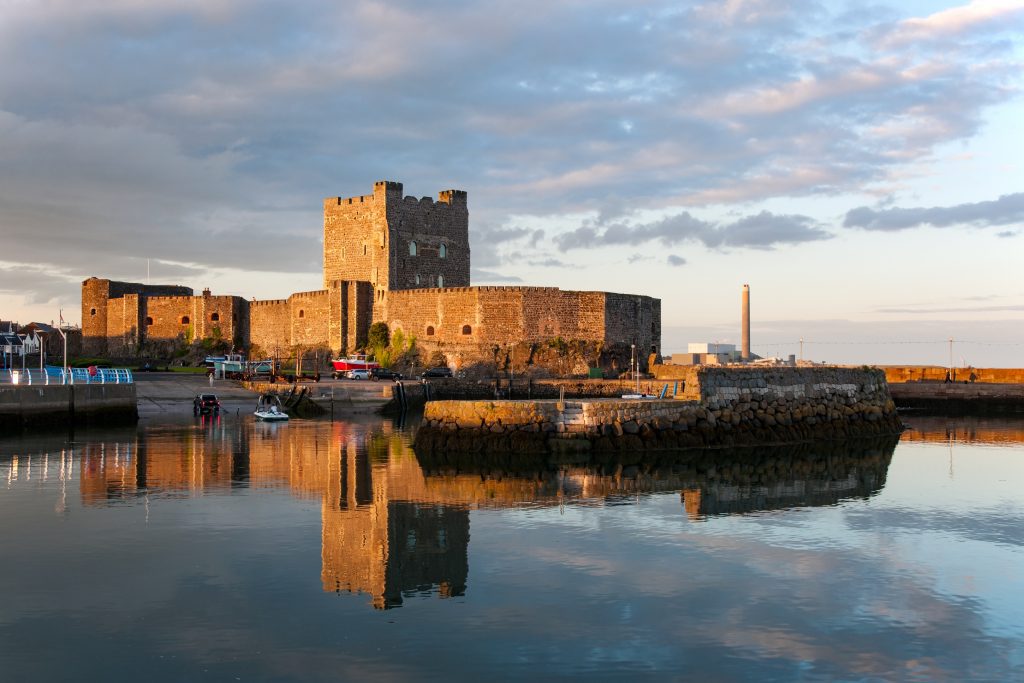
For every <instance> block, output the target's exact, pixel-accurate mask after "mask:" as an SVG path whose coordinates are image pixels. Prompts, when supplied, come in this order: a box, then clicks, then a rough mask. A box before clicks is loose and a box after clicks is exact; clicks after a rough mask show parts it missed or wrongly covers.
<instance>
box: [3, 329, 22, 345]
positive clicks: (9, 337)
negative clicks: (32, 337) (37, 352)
mask: <svg viewBox="0 0 1024 683" xmlns="http://www.w3.org/2000/svg"><path fill="white" fill-rule="evenodd" d="M24 345H25V344H24V343H23V342H22V341H21V337H19V336H18V335H16V334H8V333H7V332H0V346H24Z"/></svg>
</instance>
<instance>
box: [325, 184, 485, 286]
mask: <svg viewBox="0 0 1024 683" xmlns="http://www.w3.org/2000/svg"><path fill="white" fill-rule="evenodd" d="M402 190H403V187H402V184H401V183H396V182H389V181H380V182H377V183H375V184H374V190H373V194H371V195H362V196H358V197H347V198H342V197H330V198H328V199H325V200H324V258H323V276H324V287H328V286H329V284H330V283H331V282H333V281H335V280H361V281H365V282H370V283H371V284H372V285H373V286H374V289H375V290H377V291H378V292H383V291H387V290H396V289H414V288H420V287H438V286H447V287H466V286H469V212H468V209H467V206H466V193H465V192H462V191H459V190H446V191H444V192H441V193H439V194H438V199H437V201H434V200H433V199H431V198H430V197H423V198H422V199H416V198H415V197H404V196H403V195H402ZM413 243H415V248H414V249H411V246H412V244H413ZM439 278H440V279H439ZM378 296H382V295H381V294H378Z"/></svg>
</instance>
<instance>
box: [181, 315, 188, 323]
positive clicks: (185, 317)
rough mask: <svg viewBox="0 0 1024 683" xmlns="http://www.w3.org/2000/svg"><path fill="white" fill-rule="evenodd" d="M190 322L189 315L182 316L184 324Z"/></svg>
mask: <svg viewBox="0 0 1024 683" xmlns="http://www.w3.org/2000/svg"><path fill="white" fill-rule="evenodd" d="M188 323H189V319H188V316H187V315H183V316H181V324H182V325H188Z"/></svg>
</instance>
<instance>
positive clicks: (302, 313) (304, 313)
mask: <svg viewBox="0 0 1024 683" xmlns="http://www.w3.org/2000/svg"><path fill="white" fill-rule="evenodd" d="M299 317H300V318H305V317H306V311H305V310H303V309H301V308H300V309H299Z"/></svg>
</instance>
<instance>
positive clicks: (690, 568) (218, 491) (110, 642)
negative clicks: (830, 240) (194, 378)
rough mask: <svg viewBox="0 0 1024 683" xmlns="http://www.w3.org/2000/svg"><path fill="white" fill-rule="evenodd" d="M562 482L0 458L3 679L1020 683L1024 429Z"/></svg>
mask: <svg viewBox="0 0 1024 683" xmlns="http://www.w3.org/2000/svg"><path fill="white" fill-rule="evenodd" d="M908 422H909V423H910V425H911V427H912V429H911V430H909V431H907V432H906V433H904V435H903V437H902V438H901V440H900V441H899V443H898V444H897V443H895V441H894V440H893V441H889V442H887V441H884V440H883V441H877V442H873V441H865V442H852V443H848V444H843V445H836V444H828V445H818V446H813V447H808V446H801V447H790V448H783V449H776V450H771V449H763V450H746V451H734V452H727V451H718V452H707V453H690V454H687V455H682V456H680V455H676V456H672V457H667V456H658V458H657V459H653V460H643V459H641V458H640V457H639V456H636V457H627V458H625V459H622V460H618V461H615V460H611V461H605V462H600V463H589V464H587V465H583V464H568V463H563V464H562V465H560V466H558V467H551V466H550V465H549V464H545V463H543V462H536V461H534V460H532V459H531V460H524V461H518V462H514V463H513V462H509V461H507V460H498V459H493V458H486V457H483V458H480V459H479V460H477V461H469V460H467V459H465V458H461V459H451V460H448V461H436V462H425V461H424V462H421V461H419V460H417V458H416V455H415V454H414V453H413V452H412V450H411V449H410V448H409V446H408V444H409V442H410V437H411V433H410V432H409V431H408V430H405V429H401V428H399V427H397V426H395V425H394V424H393V423H391V422H389V421H381V420H377V421H368V422H350V423H342V422H336V423H333V424H332V423H329V422H301V421H295V422H292V423H291V424H287V425H262V424H254V423H252V422H250V421H247V420H245V419H239V418H236V417H234V416H225V417H224V418H223V419H221V420H217V421H213V422H210V421H202V422H195V423H192V422H189V423H180V424H168V425H163V426H146V427H142V428H140V429H138V430H135V429H132V430H126V431H109V432H88V433H84V432H83V433H77V434H75V435H74V436H73V437H72V438H70V439H69V437H67V436H65V435H44V436H36V437H25V438H22V439H4V440H0V585H2V586H3V597H2V601H0V680H4V681H8V680H9V681H63V680H104V681H117V680H146V681H165V680H170V681H204V680H210V681H215V680H216V681H219V680H229V681H230V680H243V681H262V680H274V681H277V680H309V681H321V680H323V681H328V680H330V681H334V680H399V681H405V680H408V681H412V680H431V679H432V680H440V679H444V680H477V679H482V678H490V679H494V680H510V679H532V680H555V679H570V678H585V679H617V680H638V679H645V678H647V679H659V680H666V679H678V680H683V679H685V680H708V681H765V680H780V681H816V680H921V681H962V680H991V681H1006V680H1024V548H1022V546H1024V493H1022V484H1024V420H1018V421H1013V420H999V421H993V420H989V421H986V420H970V421H968V420H959V421H949V420H942V419H936V418H909V419H908Z"/></svg>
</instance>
